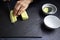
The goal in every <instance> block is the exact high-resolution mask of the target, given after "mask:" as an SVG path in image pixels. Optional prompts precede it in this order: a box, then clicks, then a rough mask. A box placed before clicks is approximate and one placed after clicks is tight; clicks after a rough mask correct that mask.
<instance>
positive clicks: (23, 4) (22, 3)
mask: <svg viewBox="0 0 60 40" xmlns="http://www.w3.org/2000/svg"><path fill="white" fill-rule="evenodd" d="M31 1H32V0H19V1H17V3H16V5H15V7H14V12H13V13H14V15H16V16H18V15H20V14H21V13H22V12H23V11H25V10H26V9H27V8H28V6H29V4H30V3H31Z"/></svg>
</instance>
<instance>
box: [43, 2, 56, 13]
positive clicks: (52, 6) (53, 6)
mask: <svg viewBox="0 0 60 40" xmlns="http://www.w3.org/2000/svg"><path fill="white" fill-rule="evenodd" d="M46 7H49V8H51V9H52V10H51V12H48V13H45V12H44V11H43V9H44V8H46ZM42 11H43V12H44V13H45V14H55V13H56V12H57V7H56V6H55V5H53V4H50V3H46V4H44V5H43V6H42Z"/></svg>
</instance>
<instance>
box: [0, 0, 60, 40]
mask: <svg viewBox="0 0 60 40" xmlns="http://www.w3.org/2000/svg"><path fill="white" fill-rule="evenodd" d="M15 3H16V1H14V2H13V1H11V3H10V9H12V8H13V6H14V4H15ZM45 3H52V4H54V5H56V6H57V9H58V11H57V13H56V14H54V15H56V16H57V17H59V18H60V1H59V0H39V1H38V0H37V1H35V2H34V3H32V4H30V6H29V8H28V9H27V12H28V15H29V20H27V21H22V20H21V19H20V17H18V21H17V22H16V23H14V24H12V23H11V22H10V19H9V9H8V7H7V5H6V3H3V2H1V1H0V37H21V36H23V37H24V36H25V37H27V36H28V37H42V39H43V40H59V39H60V28H58V29H55V30H52V29H47V28H46V27H45V26H44V24H43V19H44V17H45V16H46V15H44V14H43V12H42V11H41V7H42V5H43V4H45ZM45 38H46V39H45ZM42 39H41V40H42Z"/></svg>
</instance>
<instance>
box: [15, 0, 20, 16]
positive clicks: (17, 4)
mask: <svg viewBox="0 0 60 40" xmlns="http://www.w3.org/2000/svg"><path fill="white" fill-rule="evenodd" d="M20 7H21V5H20V1H17V3H16V5H15V7H14V15H17V12H18V10H19V8H20Z"/></svg>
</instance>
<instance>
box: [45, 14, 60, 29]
mask: <svg viewBox="0 0 60 40" xmlns="http://www.w3.org/2000/svg"><path fill="white" fill-rule="evenodd" d="M44 24H45V25H46V26H47V27H49V28H52V29H56V28H59V27H60V19H59V18H58V17H56V16H54V15H48V16H46V17H45V18H44Z"/></svg>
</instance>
